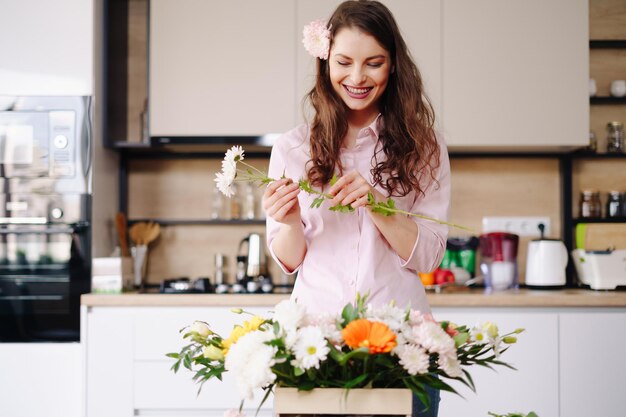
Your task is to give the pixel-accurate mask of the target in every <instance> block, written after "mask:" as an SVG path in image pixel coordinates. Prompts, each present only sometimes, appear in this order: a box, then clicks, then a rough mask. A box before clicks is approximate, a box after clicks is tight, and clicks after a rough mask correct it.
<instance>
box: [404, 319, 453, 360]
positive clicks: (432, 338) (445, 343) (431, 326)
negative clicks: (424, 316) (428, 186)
mask: <svg viewBox="0 0 626 417" xmlns="http://www.w3.org/2000/svg"><path fill="white" fill-rule="evenodd" d="M413 334H414V336H415V339H416V341H417V342H418V343H419V344H420V345H422V347H424V348H425V349H426V350H427V351H429V352H431V353H439V354H440V355H445V354H455V353H456V347H455V346H454V339H452V338H451V337H450V335H449V334H448V333H446V332H445V330H443V329H442V328H441V326H440V325H439V324H438V323H436V322H432V321H424V322H423V323H422V324H421V325H419V326H415V327H414V328H413Z"/></svg>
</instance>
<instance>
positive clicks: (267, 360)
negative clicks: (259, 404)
mask: <svg viewBox="0 0 626 417" xmlns="http://www.w3.org/2000/svg"><path fill="white" fill-rule="evenodd" d="M272 338H273V334H272V333H271V332H263V331H260V330H256V331H253V332H250V333H246V334H245V335H243V336H241V338H240V339H239V340H237V343H235V344H234V345H232V346H231V347H230V349H229V350H228V355H226V361H225V363H224V366H225V368H226V370H227V371H229V372H231V373H232V374H233V375H234V377H235V386H236V388H237V391H238V393H239V396H240V397H241V398H242V399H247V400H252V398H253V396H254V390H255V389H258V388H262V387H265V386H267V385H269V384H271V383H272V382H274V380H275V379H276V375H274V373H273V372H272V369H271V368H272V366H273V365H274V364H275V359H274V356H275V355H276V352H277V348H276V347H273V346H268V345H266V344H265V342H268V341H270V340H272Z"/></svg>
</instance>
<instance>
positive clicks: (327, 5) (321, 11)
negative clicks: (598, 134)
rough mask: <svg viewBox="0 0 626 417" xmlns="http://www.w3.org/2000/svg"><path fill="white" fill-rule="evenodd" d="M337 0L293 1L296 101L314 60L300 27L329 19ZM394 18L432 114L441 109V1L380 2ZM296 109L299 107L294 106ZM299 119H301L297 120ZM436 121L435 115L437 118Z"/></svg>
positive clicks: (311, 76) (312, 73)
mask: <svg viewBox="0 0 626 417" xmlns="http://www.w3.org/2000/svg"><path fill="white" fill-rule="evenodd" d="M340 3H341V1H338V0H316V1H310V0H298V2H297V22H296V23H297V24H296V27H297V28H298V30H299V32H298V33H297V39H296V41H297V82H298V89H297V98H298V103H299V104H300V103H301V101H302V99H303V98H304V96H305V95H306V94H307V93H308V92H309V90H310V89H311V88H312V87H313V83H314V81H315V71H316V69H315V59H314V58H313V57H311V56H310V55H309V54H308V53H307V52H306V51H305V49H304V48H303V47H302V43H301V39H302V29H303V27H304V25H306V24H307V23H309V22H311V21H313V20H317V19H329V18H330V15H331V13H332V12H333V10H334V9H335V7H337V5H338V4H340ZM384 3H385V5H387V7H389V9H390V10H391V12H392V13H393V15H394V17H395V18H396V20H397V23H398V26H399V27H400V30H401V31H402V35H403V37H404V40H405V41H406V43H407V45H408V47H409V50H410V52H411V55H412V56H413V59H414V60H415V62H416V64H417V66H418V68H419V70H420V73H421V75H422V80H423V83H424V88H425V91H426V94H427V96H428V98H429V99H430V101H431V103H432V105H433V108H434V110H435V115H436V116H438V115H439V114H440V109H441V30H440V28H441V4H440V1H439V0H420V1H415V0H391V1H384ZM298 110H300V109H298ZM299 120H301V119H299ZM437 121H439V118H438V117H437Z"/></svg>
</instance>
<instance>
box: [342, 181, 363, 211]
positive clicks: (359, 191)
mask: <svg viewBox="0 0 626 417" xmlns="http://www.w3.org/2000/svg"><path fill="white" fill-rule="evenodd" d="M368 191H369V187H368V186H366V185H362V186H360V187H358V188H356V189H354V190H353V191H351V192H350V193H349V194H348V195H347V196H346V197H345V198H344V199H343V200H341V204H343V205H344V206H346V205H348V204H352V203H353V202H355V201H357V200H359V199H360V198H361V197H363V196H365V197H367V192H368ZM352 207H354V206H352Z"/></svg>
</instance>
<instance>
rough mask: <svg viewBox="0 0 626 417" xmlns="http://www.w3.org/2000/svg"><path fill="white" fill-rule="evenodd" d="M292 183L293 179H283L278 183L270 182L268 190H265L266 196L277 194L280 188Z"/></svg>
mask: <svg viewBox="0 0 626 417" xmlns="http://www.w3.org/2000/svg"><path fill="white" fill-rule="evenodd" d="M290 182H292V180H291V178H281V179H279V180H277V181H273V182H270V183H269V185H268V186H267V188H266V189H265V193H264V195H268V196H269V195H272V193H274V192H276V190H278V189H279V188H280V187H282V186H284V185H287V184H289V183H290Z"/></svg>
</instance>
